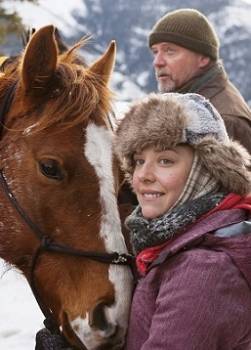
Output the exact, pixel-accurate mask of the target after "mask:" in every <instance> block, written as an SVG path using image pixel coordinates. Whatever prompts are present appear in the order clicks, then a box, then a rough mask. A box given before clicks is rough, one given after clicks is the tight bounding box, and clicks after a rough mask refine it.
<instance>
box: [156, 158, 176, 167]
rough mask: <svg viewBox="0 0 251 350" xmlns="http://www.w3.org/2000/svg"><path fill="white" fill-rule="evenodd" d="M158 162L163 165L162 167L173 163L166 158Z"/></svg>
mask: <svg viewBox="0 0 251 350" xmlns="http://www.w3.org/2000/svg"><path fill="white" fill-rule="evenodd" d="M159 162H160V164H163V165H169V164H172V163H173V161H172V160H171V159H166V158H164V159H160V161H159Z"/></svg>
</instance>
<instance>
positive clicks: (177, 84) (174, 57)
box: [151, 42, 210, 92]
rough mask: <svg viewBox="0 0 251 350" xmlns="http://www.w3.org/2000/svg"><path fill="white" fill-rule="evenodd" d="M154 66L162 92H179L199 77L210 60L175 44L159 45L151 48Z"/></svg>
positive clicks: (164, 43)
mask: <svg viewBox="0 0 251 350" xmlns="http://www.w3.org/2000/svg"><path fill="white" fill-rule="evenodd" d="M151 50H152V53H153V66H154V69H155V76H156V79H157V82H158V89H159V91H160V92H172V91H177V90H178V89H179V88H181V87H182V86H183V85H184V84H186V83H187V82H188V81H189V80H191V79H192V78H193V77H195V76H197V75H199V74H200V73H201V70H202V68H203V67H205V66H206V65H207V64H208V63H209V61H210V58H208V57H205V56H203V55H201V54H198V53H196V52H193V51H191V50H188V49H185V48H184V47H181V46H178V45H175V44H173V43H167V42H163V43H159V44H154V45H152V47H151Z"/></svg>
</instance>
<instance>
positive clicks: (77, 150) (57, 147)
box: [0, 26, 132, 349]
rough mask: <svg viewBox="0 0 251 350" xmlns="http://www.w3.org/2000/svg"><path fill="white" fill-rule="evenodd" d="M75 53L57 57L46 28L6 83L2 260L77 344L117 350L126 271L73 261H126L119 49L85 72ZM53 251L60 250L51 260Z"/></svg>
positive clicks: (0, 94) (0, 85)
mask: <svg viewBox="0 0 251 350" xmlns="http://www.w3.org/2000/svg"><path fill="white" fill-rule="evenodd" d="M77 46H78V45H76V46H75V47H73V48H71V49H69V50H68V51H66V52H65V53H63V54H61V55H59V54H58V47H57V43H56V40H55V35H54V28H53V27H52V26H47V27H44V28H41V29H40V30H39V31H37V32H36V33H35V34H34V35H33V36H32V39H31V40H30V42H29V43H28V45H27V47H26V49H25V51H24V53H23V54H22V56H21V57H20V59H19V60H18V66H17V67H16V68H15V69H14V70H10V72H9V73H8V72H7V73H6V74H5V75H4V76H3V77H2V78H1V80H0V104H2V105H3V104H5V105H6V104H8V103H9V106H7V107H8V108H6V109H5V111H3V110H2V112H3V113H4V125H5V127H4V129H3V130H2V134H1V141H0V147H1V149H0V166H1V169H3V174H4V178H5V179H6V183H7V184H6V185H8V187H9V189H7V190H6V191H7V192H8V191H11V192H12V194H13V195H14V197H15V199H16V201H17V203H16V201H14V202H13V201H12V202H11V201H10V200H9V199H8V198H7V197H6V196H5V195H4V189H3V188H1V187H0V203H1V204H0V215H1V224H0V256H1V257H2V258H4V259H5V260H6V261H8V262H9V263H11V264H13V265H15V266H17V267H18V268H19V269H20V270H22V271H23V273H24V274H25V276H26V277H27V279H28V281H29V282H30V283H31V284H32V285H33V288H34V289H35V290H36V291H37V292H38V297H39V299H40V301H41V302H42V304H43V305H46V308H47V309H49V310H51V311H52V312H53V315H54V317H55V319H56V322H57V324H58V325H59V326H60V328H61V329H62V331H63V333H64V335H65V336H66V337H67V339H68V341H69V342H70V343H71V344H72V345H75V346H76V347H77V348H80V349H81V348H82V345H81V343H82V344H84V346H83V348H85V347H86V348H87V349H103V348H104V349H106V348H107V349H108V348H109V349H113V348H114V349H115V348H116V349H117V348H119V347H120V345H121V346H122V343H123V339H124V336H125V332H126V328H127V321H128V312H129V305H130V298H131V287H132V277H131V273H130V271H129V268H128V267H125V266H118V265H114V264H110V263H108V264H106V263H102V262H100V261H95V260H92V259H89V258H86V257H78V256H77V255H78V254H77V252H79V255H81V252H83V251H85V252H86V251H87V252H98V253H101V255H102V254H103V255H104V256H105V257H107V256H108V254H107V253H112V252H114V251H116V252H119V253H126V247H125V243H124V239H123V236H122V234H121V226H120V220H119V214H118V209H117V201H116V167H117V166H116V162H115V160H114V158H113V153H112V131H111V129H110V127H109V123H108V120H107V115H108V113H109V109H110V92H109V89H108V87H107V84H108V80H109V77H110V75H111V72H112V69H113V64H114V56H115V43H111V44H110V46H109V48H108V49H107V51H106V52H105V53H104V54H103V55H102V56H101V58H100V59H98V60H97V61H96V62H95V63H94V64H93V65H91V66H90V67H89V68H86V67H83V66H81V65H78V64H76V62H77V60H76V47H77ZM8 91H11V93H12V94H13V96H14V97H13V100H12V101H11V103H10V101H7V100H8V98H7V100H6V94H7V92H8ZM11 93H10V92H9V93H8V95H11ZM2 187H4V185H3V184H2ZM9 195H10V193H9ZM15 204H17V206H18V208H15ZM20 208H21V209H20ZM18 211H19V213H18ZM20 211H21V214H20ZM26 216H28V218H27V217H26ZM33 226H35V227H33ZM44 235H46V236H47V239H46V240H44ZM41 240H42V241H43V242H42V243H43V247H44V250H40V249H39V247H41V244H42V243H41ZM45 242H47V243H46V244H47V245H46V244H45ZM48 242H49V243H48ZM53 244H55V245H56V247H57V249H58V247H59V246H60V247H61V248H62V246H63V248H62V251H61V250H60V249H59V250H60V252H55V251H48V250H51V249H52V246H53ZM48 247H49V249H47V248H48ZM57 249H54V250H57ZM64 249H65V251H64ZM67 250H68V252H66V251H67ZM71 253H72V254H71Z"/></svg>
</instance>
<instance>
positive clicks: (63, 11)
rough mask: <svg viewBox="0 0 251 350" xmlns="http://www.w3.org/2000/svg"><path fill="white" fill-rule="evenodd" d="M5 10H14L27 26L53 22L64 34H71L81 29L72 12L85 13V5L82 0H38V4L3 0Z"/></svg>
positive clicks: (40, 25)
mask: <svg viewBox="0 0 251 350" xmlns="http://www.w3.org/2000/svg"><path fill="white" fill-rule="evenodd" d="M1 5H2V6H3V7H4V8H5V9H6V10H8V11H10V12H13V10H16V11H17V12H18V14H19V15H20V17H21V18H22V20H23V23H24V24H25V25H26V26H27V27H35V28H40V27H42V26H44V25H48V24H52V23H53V24H54V25H55V26H57V27H58V29H59V30H61V31H63V33H64V35H66V36H67V35H69V36H70V35H73V34H74V33H75V32H76V31H77V30H78V31H79V30H81V28H80V26H79V24H77V22H76V21H75V19H74V14H76V13H82V14H86V7H85V5H84V2H83V1H82V0H70V1H64V2H62V0H53V6H52V2H51V0H40V1H39V5H37V4H33V3H29V2H26V1H24V2H19V1H17V2H16V1H9V0H4V1H3V4H1Z"/></svg>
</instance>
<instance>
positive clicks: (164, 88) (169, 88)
mask: <svg viewBox="0 0 251 350" xmlns="http://www.w3.org/2000/svg"><path fill="white" fill-rule="evenodd" d="M175 88H176V86H175V83H174V82H173V81H172V80H170V82H165V83H163V82H159V81H158V90H159V92H161V93H165V92H174V91H175Z"/></svg>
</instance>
